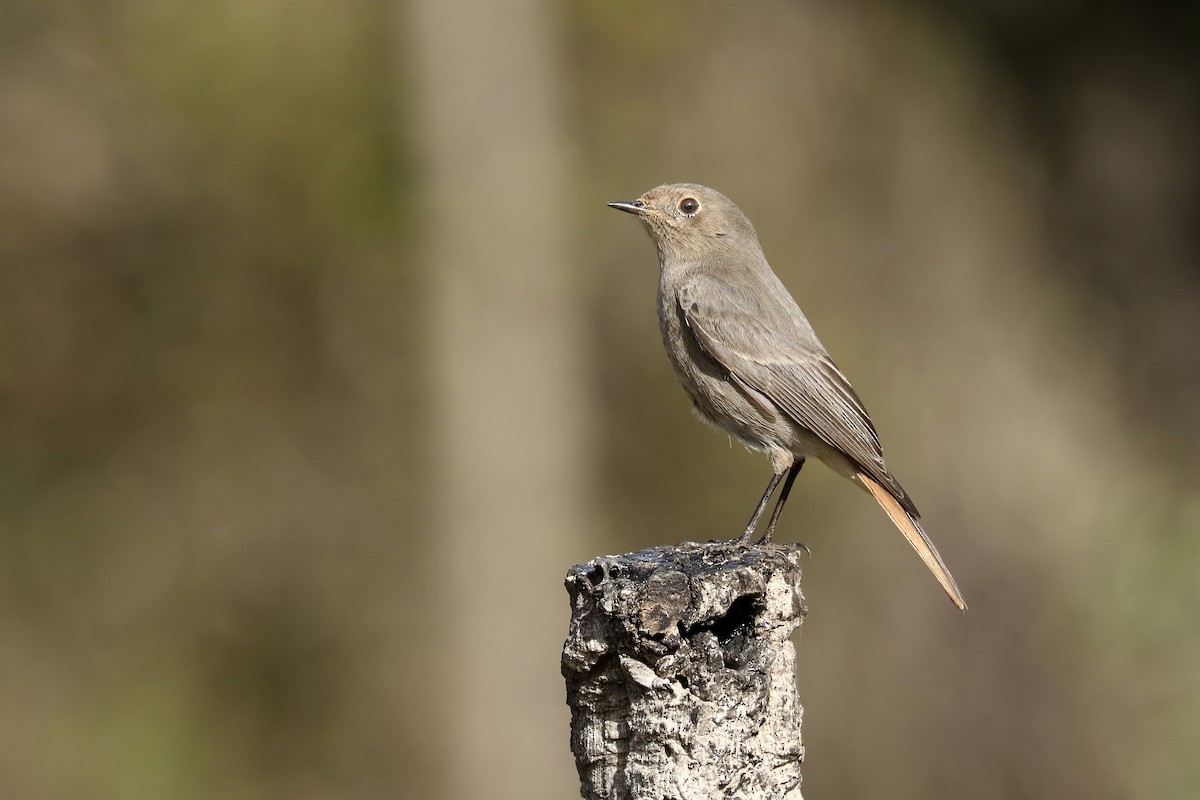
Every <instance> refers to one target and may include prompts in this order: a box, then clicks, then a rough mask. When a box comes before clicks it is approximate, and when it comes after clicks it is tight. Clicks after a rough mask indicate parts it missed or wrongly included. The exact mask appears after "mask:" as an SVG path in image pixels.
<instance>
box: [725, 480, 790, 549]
mask: <svg viewBox="0 0 1200 800" xmlns="http://www.w3.org/2000/svg"><path fill="white" fill-rule="evenodd" d="M782 477H783V471H779V472H776V473H775V474H774V475H772V476H771V482H770V483H768V484H767V490H766V491H765V492H763V496H762V499H761V500H759V501H758V506H757V507H756V508H755V509H754V515H753V516H751V517H750V524H748V525H747V526H746V530H745V531H744V532H743V533H742V535H741V536H739V537H738V538H737V539H734V543H736V544H745V543H746V542H748V541H750V537H751V536H752V535H753V534H754V529H755V528H757V527H758V520H759V517H761V516H762V515H763V512H764V511H766V510H767V501H769V500H770V499H771V495H773V494H774V493H775V487H776V486H778V485H779V479H780V478H782Z"/></svg>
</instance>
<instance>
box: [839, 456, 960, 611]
mask: <svg viewBox="0 0 1200 800" xmlns="http://www.w3.org/2000/svg"><path fill="white" fill-rule="evenodd" d="M857 478H858V480H859V482H860V483H862V485H863V486H865V487H866V488H867V491H869V492H870V493H871V495H872V496H873V497H874V498H875V500H876V501H877V502H878V503H879V505H881V506H883V510H884V511H886V512H887V515H888V516H889V517H891V518H892V522H894V523H895V524H896V527H897V528H899V529H900V532H901V533H903V534H904V538H905V539H908V543H909V544H911V545H912V547H913V550H916V551H917V555H919V556H920V557H921V560H922V561H924V562H925V566H927V567H929V571H930V572H932V573H933V576H934V577H935V578H937V580H938V583H940V584H941V585H942V588H943V589H945V590H946V594H948V595H950V600H951V601H952V602H953V603H954V605H956V606H958V610H959V611H964V612H965V611H966V610H967V604H966V602H965V601H964V600H963V596H962V592H960V591H959V590H958V584H957V583H955V582H954V576H953V575H951V574H950V570H948V569H946V565H945V564H944V563H943V562H942V557H941V556H940V555H938V551H937V548H936V547H934V546H933V542H931V541H929V537H928V536H926V535H925V531H923V530H922V529H921V525H920V523H918V522H917V521H916V520H915V519H914V518H913V517H912V516H911V515H909V514H908V512H906V511H905V510H904V509H903V508H901V506H900V504H899V503H898V502H896V498H894V497H892V495H891V493H890V492H888V490H887V489H885V488H883V486H881V485H880V484H879V483H878V482H876V481H875V480H874V479H873V478H871V477H869V476H868V475H864V474H863V473H861V472H860V473H859V474H858V475H857Z"/></svg>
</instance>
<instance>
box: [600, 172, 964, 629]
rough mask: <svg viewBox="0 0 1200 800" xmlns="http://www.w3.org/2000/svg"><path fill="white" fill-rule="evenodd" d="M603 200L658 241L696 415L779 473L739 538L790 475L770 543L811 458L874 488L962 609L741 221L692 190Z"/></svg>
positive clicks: (866, 428)
mask: <svg viewBox="0 0 1200 800" xmlns="http://www.w3.org/2000/svg"><path fill="white" fill-rule="evenodd" d="M608 205H609V206H611V207H612V208H616V209H619V210H621V211H627V212H629V213H630V214H636V215H637V216H639V217H640V218H641V220H642V222H643V223H645V225H646V229H647V230H649V231H650V236H651V237H652V238H653V239H654V243H655V244H656V245H657V246H658V262H659V283H658V320H659V328H660V329H661V331H662V338H663V344H664V345H665V346H666V348H667V356H668V357H669V358H670V360H671V366H672V367H674V368H675V374H676V376H678V378H679V382H680V383H682V384H683V388H684V389H685V390H687V393H688V395H689V396H690V397H691V398H692V403H693V404H695V407H696V412H697V413H698V414H699V415H700V417H701V419H704V420H705V421H707V422H709V423H711V424H712V425H715V426H716V427H718V428H721V429H723V430H725V431H728V432H729V433H730V434H732V435H733V436H735V437H737V438H738V439H739V440H740V441H741V442H742V443H744V444H745V445H746V446H747V447H750V448H752V449H754V450H760V451H762V452H763V453H766V455H767V457H768V458H770V459H771V466H772V467H773V469H774V474H773V475H772V476H771V481H770V483H768V484H767V490H766V491H765V492H763V496H762V499H761V500H759V502H758V505H757V506H756V507H755V509H754V513H753V515H752V516H751V517H750V523H749V524H748V525H747V526H746V530H745V532H744V533H742V535H741V536H740V537H738V540H737V541H738V542H740V543H745V542H747V541H749V539H750V537H751V535H752V534H753V533H754V529H755V528H756V527H757V526H758V521H759V518H760V517H761V516H762V513H763V511H764V510H765V509H766V507H767V503H768V502H770V499H771V495H772V494H774V492H775V489H776V487H777V486H778V485H779V481H780V480H781V479H784V476H785V475H786V476H787V477H786V479H784V480H783V488H782V489H781V490H780V492H779V500H778V501H777V502H776V503H775V508H774V510H773V511H772V512H771V519H770V521H769V522H768V523H767V530H766V533H764V534H763V536H762V538H761V539H760V540H759V541H760V542H768V541H770V539H771V534H772V533H774V531H775V525H776V523H777V522H778V521H779V514H780V512H781V511H782V510H783V505H784V503H785V502H787V497H788V493H789V492H790V491H791V488H792V483H793V481H795V480H796V475H797V474H798V473H799V472H800V468H801V467H802V466H804V460H805V459H806V458H808V457H809V456H816V457H817V458H819V459H820V460H821V461H823V462H825V465H826V466H828V467H829V468H830V469H832V470H833V471H834V472H836V473H838V474H839V475H842V476H844V477H846V478H849V479H850V480H851V481H853V482H854V483H856V484H858V486H860V487H861V488H863V489H865V490H866V491H868V492H870V493H871V495H872V496H873V497H874V498H875V500H876V501H877V502H878V503H879V505H881V506H883V510H884V511H886V512H887V515H888V516H889V517H891V519H892V522H894V523H895V524H896V527H898V528H899V529H900V531H901V532H902V533H903V534H904V536H905V538H907V539H908V542H909V544H911V545H912V546H913V549H915V550H916V551H917V554H918V555H920V556H921V560H922V561H924V562H925V565H926V566H927V567H929V569H930V570H931V571H932V572H933V574H934V576H935V577H936V578H937V579H938V582H939V583H940V584H941V585H942V588H943V589H945V590H946V594H948V595H949V596H950V599H951V600H952V601H954V604H955V605H956V606H958V608H959V610H960V611H966V609H967V606H966V603H965V602H963V598H962V594H961V593H960V592H959V590H958V585H957V584H956V583H955V582H954V578H953V576H951V575H950V570H948V569H946V565H945V564H944V563H943V562H942V558H941V556H940V555H938V551H937V548H935V547H934V546H933V542H931V541H930V540H929V537H928V536H926V535H925V531H923V530H922V529H921V526H920V524H919V523H918V522H917V519H918V517H919V514H918V513H917V507H916V506H915V505H913V501H912V500H911V499H910V498H909V496H908V494H907V493H906V492H905V491H904V489H903V487H901V486H900V482H899V481H897V480H896V479H895V478H894V477H893V476H892V474H891V473H890V472H888V469H887V467H886V466H885V465H884V463H883V451H882V448H881V447H880V445H879V436H878V435H877V434H876V433H875V426H874V425H873V424H872V423H871V418H870V417H869V416H868V415H867V410H866V408H864V407H863V404H862V401H861V400H859V399H858V395H857V394H856V393H855V392H854V389H853V388H852V387H851V386H850V382H849V381H848V380H846V376H845V375H843V374H842V372H841V370H839V369H838V368H837V366H836V365H835V364H834V363H833V359H831V358H830V357H829V353H827V352H826V350H825V347H824V346H823V345H822V344H821V340H820V339H818V338H817V335H816V333H814V332H813V329H812V326H811V325H809V324H808V320H807V319H805V317H804V314H803V313H802V312H801V311H800V307H799V306H798V305H796V301H795V300H793V299H792V296H791V295H790V294H788V291H787V289H785V288H784V286H783V284H782V283H780V281H779V278H778V277H776V275H775V273H774V272H772V271H771V267H770V265H769V264H768V263H767V259H766V256H764V255H763V251H762V247H761V246H760V245H759V243H758V235H757V234H756V233H755V232H754V226H752V225H751V224H750V220H748V219H747V218H746V215H745V214H743V213H742V212H741V210H740V209H738V207H737V206H735V205H734V204H733V203H732V202H730V200H729V198H727V197H725V195H723V194H721V193H720V192H718V191H715V190H713V189H709V188H708V187H705V186H699V185H697V184H692V183H678V184H668V185H665V186H659V187H657V188H655V189H651V190H650V191H648V192H646V193H645V194H644V195H642V196H641V197H639V198H638V199H637V200H634V201H632V202H614V203H609V204H608Z"/></svg>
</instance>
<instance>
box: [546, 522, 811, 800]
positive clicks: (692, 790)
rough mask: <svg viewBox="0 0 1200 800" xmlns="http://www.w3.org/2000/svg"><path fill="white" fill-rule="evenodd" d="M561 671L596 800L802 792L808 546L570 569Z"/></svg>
mask: <svg viewBox="0 0 1200 800" xmlns="http://www.w3.org/2000/svg"><path fill="white" fill-rule="evenodd" d="M566 586H567V592H568V594H569V595H570V599H571V625H570V631H569V635H568V637H567V641H566V644H564V645H563V656H562V672H563V676H564V677H565V678H566V681H567V704H568V705H569V706H570V707H571V750H572V751H573V752H574V754H575V763H576V766H577V767H578V769H579V778H580V781H581V784H582V788H581V793H582V795H583V797H584V798H586V799H587V800H651V798H652V799H653V800H693V799H695V800H699V799H700V798H703V799H704V800H712V798H739V799H740V800H768V798H769V799H770V800H779V798H784V799H785V800H802V798H801V795H800V762H801V761H802V760H803V758H804V746H803V744H802V743H801V737H800V723H801V717H802V714H803V709H802V708H801V706H800V704H799V702H798V700H797V697H796V651H795V648H794V647H793V646H792V643H791V640H790V639H789V636H790V635H791V632H792V631H793V630H795V628H796V626H797V625H799V624H800V622H801V620H802V618H803V616H804V613H805V606H804V596H803V595H802V594H801V593H800V548H799V546H788V545H766V546H763V547H747V546H736V545H731V544H728V543H714V544H698V543H695V542H685V543H683V544H681V545H678V546H676V547H653V548H650V549H648V550H642V551H640V552H637V553H630V554H628V555H623V556H607V557H601V558H596V559H594V560H592V561H590V562H588V563H587V564H579V565H576V566H574V567H572V568H571V570H570V571H569V572H568V573H567V578H566Z"/></svg>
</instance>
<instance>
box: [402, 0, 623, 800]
mask: <svg viewBox="0 0 1200 800" xmlns="http://www.w3.org/2000/svg"><path fill="white" fill-rule="evenodd" d="M412 9H413V14H412V16H411V17H410V20H411V28H412V29H411V30H410V31H409V32H408V36H407V37H406V42H407V43H409V44H410V45H415V47H412V46H410V47H409V48H408V50H409V51H410V52H413V53H414V61H413V63H412V64H411V66H414V67H415V69H416V71H417V75H418V81H419V85H418V89H419V92H418V97H419V98H420V103H419V105H418V107H417V108H416V109H415V111H416V116H417V121H418V124H419V130H420V140H419V141H420V145H421V147H422V148H423V151H424V153H423V154H424V158H423V160H422V167H423V169H422V172H421V178H422V179H423V180H424V181H425V185H424V186H423V192H422V194H423V196H425V197H428V198H429V199H430V205H429V206H428V208H427V209H426V215H425V221H426V223H427V226H426V228H425V237H426V245H425V247H424V252H425V253H426V255H427V262H426V263H425V264H423V265H422V266H423V268H424V269H425V270H426V271H427V273H428V275H429V276H430V279H429V281H430V282H429V287H430V290H431V298H432V301H431V303H430V306H429V311H428V314H429V316H428V336H429V342H428V354H429V357H430V362H429V363H430V366H431V368H432V371H431V378H432V381H433V383H432V392H431V393H430V395H429V399H430V400H431V401H432V416H431V417H430V418H429V419H430V422H431V423H432V425H433V428H434V430H433V431H432V434H433V442H434V445H435V455H436V459H437V460H436V462H435V464H436V474H435V476H434V479H433V482H432V485H433V486H434V487H435V495H436V496H435V498H434V500H433V502H434V510H435V513H436V515H437V518H436V524H435V526H434V535H436V536H437V537H438V539H437V541H438V543H437V545H436V547H435V548H434V550H433V553H434V557H435V559H436V561H435V563H434V564H432V565H431V568H432V569H433V570H435V574H436V576H437V577H436V580H435V581H433V583H434V584H435V586H436V591H437V592H438V593H439V594H438V595H437V596H436V597H435V598H434V599H436V601H437V604H436V605H431V606H430V608H429V611H428V613H429V614H431V615H436V616H437V617H438V620H437V622H436V624H434V625H432V626H431V627H432V629H433V630H440V631H444V634H445V636H446V637H447V640H446V642H445V645H446V647H445V648H444V651H443V652H444V653H445V664H444V668H445V671H444V673H443V675H442V678H443V679H444V681H443V685H442V690H443V691H444V696H445V697H446V698H448V700H447V702H450V699H452V700H453V705H451V706H448V707H447V708H446V709H445V712H446V716H445V718H444V720H441V721H440V722H443V723H444V724H446V726H447V727H448V730H447V731H446V732H445V733H446V736H447V738H446V741H447V743H448V745H447V746H448V747H449V748H451V750H452V753H453V755H452V761H450V760H448V761H447V765H448V766H450V765H451V764H452V767H451V768H449V769H448V771H447V783H446V784H445V785H446V788H447V793H448V796H450V797H456V798H460V797H461V798H467V797H487V798H514V799H515V798H521V799H522V800H529V799H530V798H540V797H547V798H549V797H554V798H563V797H571V796H576V795H577V792H578V782H577V780H576V779H575V775H574V770H573V768H572V764H571V757H570V752H569V751H568V748H567V734H568V713H567V709H566V708H565V706H564V703H563V696H562V685H561V682H560V681H561V678H560V676H559V674H558V661H557V651H558V648H559V646H560V645H561V641H562V632H563V630H564V625H565V617H564V610H563V609H564V604H563V597H562V575H563V573H564V572H565V570H566V569H567V567H568V566H570V564H572V563H573V562H574V561H577V560H579V555H580V547H579V544H580V542H581V538H582V536H581V531H582V529H583V527H584V525H585V523H586V510H585V506H586V503H585V501H584V495H585V491H584V489H585V486H586V480H585V474H586V471H587V462H588V451H589V447H588V446H587V443H586V442H585V438H586V433H585V429H586V425H585V421H586V416H585V414H586V408H585V398H584V395H585V392H584V387H583V370H582V369H581V364H582V362H583V354H582V353H581V352H580V350H581V347H580V329H579V328H580V326H579V319H580V314H579V307H578V303H577V302H576V298H575V297H574V294H573V287H572V280H571V275H572V262H571V258H570V252H569V246H568V245H569V240H570V230H571V225H572V220H573V218H574V216H573V214H572V212H571V209H572V208H573V207H574V206H575V204H576V202H575V199H574V198H573V197H572V195H571V193H570V185H569V180H568V175H567V158H566V153H565V145H566V136H565V134H564V130H563V126H564V123H563V119H562V108H561V102H560V87H559V85H558V77H559V75H560V65H559V63H558V60H557V57H556V53H555V47H554V43H555V41H554V40H555V37H556V30H555V25H554V22H555V21H554V19H553V14H552V9H553V6H552V5H551V3H549V2H545V1H544V0H516V1H515V2H506V3H495V2H491V0H416V2H414V3H413V5H412ZM402 112H403V113H406V114H412V113H413V109H402ZM599 207H600V206H599V205H597V208H599ZM597 213H599V212H597ZM572 543H575V546H572ZM431 722H433V721H431Z"/></svg>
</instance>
